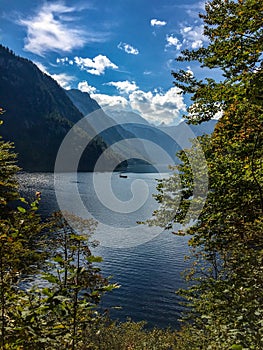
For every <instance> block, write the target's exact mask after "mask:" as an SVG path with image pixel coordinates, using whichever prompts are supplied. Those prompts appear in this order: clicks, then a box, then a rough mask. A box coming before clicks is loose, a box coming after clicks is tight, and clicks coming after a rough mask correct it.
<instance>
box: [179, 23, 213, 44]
mask: <svg viewBox="0 0 263 350" xmlns="http://www.w3.org/2000/svg"><path fill="white" fill-rule="evenodd" d="M203 32H204V26H203V25H200V26H186V27H182V28H181V30H180V33H181V35H182V37H183V45H186V46H187V47H190V48H192V49H198V48H200V47H202V46H203V44H204V42H205V41H207V38H206V37H205V36H204V35H203Z"/></svg>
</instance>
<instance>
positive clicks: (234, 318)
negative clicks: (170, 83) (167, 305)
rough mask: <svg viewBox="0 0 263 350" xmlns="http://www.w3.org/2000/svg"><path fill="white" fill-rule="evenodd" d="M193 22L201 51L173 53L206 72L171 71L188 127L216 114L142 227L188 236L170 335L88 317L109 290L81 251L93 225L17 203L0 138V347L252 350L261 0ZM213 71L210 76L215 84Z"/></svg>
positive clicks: (261, 333)
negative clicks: (200, 31)
mask: <svg viewBox="0 0 263 350" xmlns="http://www.w3.org/2000/svg"><path fill="white" fill-rule="evenodd" d="M200 16H201V18H202V19H203V22H204V35H206V37H207V38H208V40H209V44H208V45H207V47H202V48H199V49H195V50H192V51H190V50H186V51H183V52H182V53H181V56H180V57H178V58H177V60H178V61H181V62H189V61H193V60H194V61H197V62H199V63H200V66H201V67H203V68H204V67H205V68H209V72H210V73H211V76H207V78H206V79H204V80H198V79H196V78H195V77H194V76H193V75H192V74H189V72H188V71H183V70H181V71H177V72H172V75H173V78H174V80H175V81H174V83H175V85H176V86H178V87H180V88H181V89H182V91H183V93H185V94H189V95H190V96H191V99H192V104H191V106H190V107H189V108H188V114H187V115H186V116H185V118H186V119H187V120H188V122H189V123H193V124H198V123H202V122H203V121H207V120H209V119H211V118H213V117H214V115H215V114H216V113H220V114H221V118H220V120H219V122H218V123H217V126H216V128H215V131H214V133H213V134H212V135H211V136H200V137H198V143H199V144H201V146H202V150H203V152H204V155H205V159H206V162H205V164H204V163H200V159H199V158H198V157H197V156H196V148H197V144H196V143H195V142H194V141H193V145H192V148H190V149H188V150H182V151H181V152H179V154H178V157H179V158H180V160H181V162H180V164H179V165H177V166H176V167H175V168H174V175H172V176H171V177H170V178H168V179H164V180H161V181H160V182H159V185H158V194H157V195H156V200H157V201H158V202H160V204H161V206H160V209H159V210H158V211H157V212H155V213H154V215H153V219H152V220H150V221H149V225H159V226H163V227H164V228H165V229H167V230H170V231H171V232H173V234H178V235H185V234H187V235H190V237H191V238H190V240H189V247H190V251H191V254H192V255H191V261H192V268H191V269H190V270H188V271H186V272H185V276H186V279H187V280H189V282H190V283H189V288H188V289H185V290H180V291H179V293H180V294H181V295H182V296H183V297H184V298H185V303H186V305H187V308H186V310H187V313H186V314H185V317H184V319H183V320H182V326H181V329H180V330H161V329H153V330H146V329H145V328H144V324H143V323H135V322H132V321H130V320H129V321H127V322H125V323H118V322H113V321H112V320H111V319H110V318H109V317H108V315H107V314H105V313H103V312H100V311H99V308H98V306H99V303H100V300H101V297H102V296H103V294H104V293H107V292H110V291H111V290H113V289H115V288H118V285H115V284H111V283H110V281H109V279H107V278H104V277H102V275H101V273H100V270H99V268H98V267H97V266H98V263H99V262H100V260H101V258H100V257H97V256H93V255H92V254H91V251H90V247H91V245H92V244H96V243H95V242H93V241H92V233H93V232H94V230H96V222H94V221H90V220H83V219H81V218H78V217H74V216H72V215H71V214H69V213H67V214H66V215H63V213H60V212H58V213H54V214H53V215H52V217H50V218H49V219H47V220H45V221H44V220H42V218H41V217H40V216H39V214H38V207H39V202H40V200H41V198H40V195H39V193H36V198H35V201H34V202H32V203H30V202H27V201H26V199H24V198H21V196H20V194H19V188H18V184H17V181H16V177H15V175H16V173H17V172H18V171H19V168H18V167H17V165H16V155H15V153H14V149H13V148H14V145H13V144H12V143H10V142H8V141H4V140H2V139H1V140H0V335H1V337H0V339H1V341H0V348H1V349H29V350H30V349H32V350H33V349H45V350H53V349H72V350H74V349H98V350H99V349H105V350H107V349H109V350H110V349H126V350H128V349H130V350H131V349H138V350H140V349H145V350H146V349H147V350H148V349H152V350H154V349H167V350H168V349H174V350H190V349H191V350H192V349H197V350H198V349H199V350H207V349H211V350H213V349H214V350H229V349H233V350H242V349H243V350H245V349H254V350H260V349H262V348H263V308H262V305H263V292H262V285H263V271H262V266H263V261H262V260H263V236H262V232H263V220H262V211H263V189H262V186H263V176H262V168H263V166H262V136H263V127H262V122H263V104H262V96H263V88H262V86H263V84H262V83H263V63H262V52H263V28H262V18H263V2H262V0H261V1H256V0H238V1H233V0H227V1H225V0H212V1H210V2H208V3H207V4H206V12H205V14H203V15H200ZM214 69H217V70H218V69H220V70H221V72H222V76H221V79H220V80H219V81H216V80H214V79H213V70H214ZM5 108H8V106H7V107H5ZM3 112H4V110H3V109H1V114H2V113H3ZM6 123H8V121H6ZM190 158H191V159H192V161H191V162H190V161H189V159H190ZM196 164H197V165H198V167H199V168H198V169H199V171H198V176H197V178H196V177H195V176H194V174H193V170H192V166H193V165H196ZM206 171H207V172H208V176H209V184H208V189H207V188H206V186H205V184H204V181H203V178H204V173H205V172H206ZM178 174H179V176H178ZM178 181H179V182H180V183H181V184H183V186H178ZM178 188H180V190H178ZM205 197H206V202H205V205H204V207H203V210H202V212H201V214H200V215H199V217H198V219H197V220H196V221H195V223H194V225H192V226H191V227H190V228H188V229H187V230H185V231H184V230H182V231H179V232H177V231H175V230H174V224H175V223H188V221H187V220H188V218H189V219H191V218H192V217H194V215H195V211H196V210H197V209H198V205H199V203H200V202H202V201H203V199H204V198H205ZM178 198H179V203H180V205H179V207H178V208H177V207H176V208H175V210H173V209H174V208H173V206H174V203H178ZM189 211H190V215H189ZM171 212H172V213H173V215H172V216H171ZM64 214H65V213H64ZM65 217H66V218H68V221H72V220H74V222H75V224H74V227H77V228H78V230H77V231H78V232H75V231H74V230H73V229H72V227H71V226H70V225H69V224H68V221H67V220H66V219H65ZM139 229H140V227H138V230H139ZM51 238H52V239H51ZM50 242H52V244H51V243H50ZM58 247H60V249H58ZM94 263H96V264H94ZM36 281H38V283H34V282H36Z"/></svg>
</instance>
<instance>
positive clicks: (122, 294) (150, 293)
mask: <svg viewBox="0 0 263 350" xmlns="http://www.w3.org/2000/svg"><path fill="white" fill-rule="evenodd" d="M126 176H127V178H126ZM163 176H167V174H158V173H125V177H120V176H119V174H118V173H78V174H73V173H66V174H58V175H56V178H55V180H56V181H55V186H54V174H52V173H21V174H19V182H20V184H21V189H22V192H23V195H24V196H26V197H27V198H31V199H33V198H34V194H35V192H36V191H41V193H42V200H41V205H40V212H41V214H42V215H44V216H46V215H49V214H50V213H51V212H53V211H55V210H58V209H59V208H60V209H63V210H65V209H66V210H69V211H72V212H74V213H75V214H78V215H80V216H83V217H85V218H87V217H93V218H95V219H96V220H97V221H98V222H99V226H98V232H97V233H96V234H95V238H96V239H98V240H99V241H100V242H101V244H100V245H99V246H98V247H96V248H95V249H94V251H93V253H94V254H95V255H100V256H102V257H103V259H104V261H103V263H101V264H100V267H101V269H102V273H103V275H104V276H113V277H112V279H111V282H117V283H118V284H119V285H121V287H120V288H119V289H117V290H114V291H112V292H111V293H108V294H107V295H106V296H105V297H104V299H103V303H102V306H103V307H105V308H109V307H110V306H116V307H118V308H117V309H113V310H111V312H110V314H111V316H112V318H114V319H119V320H121V321H124V320H125V319H126V318H127V317H130V318H132V319H133V320H134V321H141V320H146V321H147V323H148V326H149V327H153V326H158V327H162V328H163V327H168V326H171V327H172V328H177V327H178V318H179V317H180V313H181V312H182V310H183V307H182V306H181V305H180V301H181V300H180V298H179V296H177V295H176V293H175V292H176V290H178V289H179V288H181V287H184V286H185V282H184V281H183V278H182V277H181V273H182V271H183V270H184V269H185V268H186V264H187V263H186V262H185V261H184V257H185V255H187V253H188V247H187V237H177V236H175V235H173V234H171V233H169V232H166V231H165V232H163V231H162V230H161V229H160V228H156V229H155V228H148V227H147V228H146V227H145V226H144V225H138V224H137V221H144V220H146V219H148V218H150V217H151V213H152V212H153V210H154V209H156V208H158V203H156V201H155V200H154V199H153V198H152V194H153V193H156V189H155V188H156V184H157V181H156V179H158V178H162V177H163ZM58 203H59V205H58ZM127 203H128V204H127ZM119 307H120V308H119Z"/></svg>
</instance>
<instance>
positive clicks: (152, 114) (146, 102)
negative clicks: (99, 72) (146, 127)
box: [129, 87, 186, 124]
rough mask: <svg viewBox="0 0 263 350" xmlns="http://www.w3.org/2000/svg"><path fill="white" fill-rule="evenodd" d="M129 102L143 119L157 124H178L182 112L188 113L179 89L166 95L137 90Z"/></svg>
mask: <svg viewBox="0 0 263 350" xmlns="http://www.w3.org/2000/svg"><path fill="white" fill-rule="evenodd" d="M129 102H130V105H131V107H132V109H134V110H135V111H138V112H139V113H140V114H141V116H142V117H143V118H145V119H147V120H148V121H149V122H153V123H157V124H158V123H162V122H165V123H166V124H170V123H173V122H176V121H178V119H179V118H180V113H181V111H183V112H185V111H186V105H185V103H184V100H183V95H181V94H180V89H178V88H177V87H172V88H171V89H169V90H168V91H167V92H165V93H163V92H158V91H155V92H154V93H152V92H151V91H149V92H144V91H142V90H136V91H134V92H132V93H131V94H130V95H129Z"/></svg>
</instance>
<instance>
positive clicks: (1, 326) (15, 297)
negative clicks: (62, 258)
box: [0, 109, 46, 349]
mask: <svg viewBox="0 0 263 350" xmlns="http://www.w3.org/2000/svg"><path fill="white" fill-rule="evenodd" d="M3 112H4V111H3V109H0V113H1V114H2V113H3ZM12 148H13V144H12V143H10V142H4V141H3V140H0V310H1V311H0V335H1V337H0V339H1V348H2V349H6V348H7V346H8V345H7V344H11V343H15V342H16V338H17V336H16V317H15V314H16V305H17V303H19V298H20V292H21V294H22V290H19V285H20V284H21V282H22V281H23V280H24V277H25V276H26V275H29V274H32V273H34V271H36V269H37V268H38V267H39V265H40V264H41V263H42V262H43V261H44V259H45V257H46V254H45V251H44V250H43V247H42V239H41V238H42V233H43V230H44V229H45V224H44V223H42V222H41V219H40V216H39V215H38V214H37V213H36V210H37V208H38V200H37V199H36V201H34V202H33V203H31V204H29V203H27V202H26V200H25V199H23V198H21V197H20V195H19V193H18V183H17V180H16V178H15V175H16V173H17V172H18V170H19V168H18V167H17V166H16V154H14V153H12Z"/></svg>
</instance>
